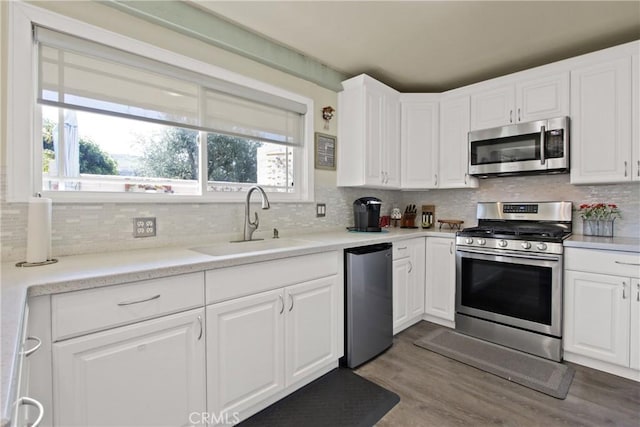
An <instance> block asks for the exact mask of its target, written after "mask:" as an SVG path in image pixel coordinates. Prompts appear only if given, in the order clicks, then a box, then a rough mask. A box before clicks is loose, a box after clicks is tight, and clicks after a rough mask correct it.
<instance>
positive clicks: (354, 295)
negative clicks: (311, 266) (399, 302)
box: [342, 243, 393, 368]
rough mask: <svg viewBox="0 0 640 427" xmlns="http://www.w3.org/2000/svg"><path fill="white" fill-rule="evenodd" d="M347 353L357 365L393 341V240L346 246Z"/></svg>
mask: <svg viewBox="0 0 640 427" xmlns="http://www.w3.org/2000/svg"><path fill="white" fill-rule="evenodd" d="M344 258H345V263H344V265H345V356H344V358H343V360H342V365H343V366H348V367H349V368H355V367H357V366H359V365H361V364H363V363H364V362H366V361H368V360H370V359H372V358H374V357H375V356H377V355H379V354H380V353H382V352H383V351H385V350H386V349H388V348H389V347H391V344H392V343H393V313H392V311H393V290H392V276H393V272H392V268H393V264H392V252H391V243H381V244H377V245H371V246H362V247H358V248H352V249H346V250H345V254H344Z"/></svg>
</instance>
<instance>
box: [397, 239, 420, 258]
mask: <svg viewBox="0 0 640 427" xmlns="http://www.w3.org/2000/svg"><path fill="white" fill-rule="evenodd" d="M415 245H424V237H418V238H415V239H409V240H400V241H399V242H393V260H394V261H395V260H398V259H402V258H407V257H408V256H409V255H411V248H412V247H413V246H415Z"/></svg>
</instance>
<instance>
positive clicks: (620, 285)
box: [563, 270, 630, 366]
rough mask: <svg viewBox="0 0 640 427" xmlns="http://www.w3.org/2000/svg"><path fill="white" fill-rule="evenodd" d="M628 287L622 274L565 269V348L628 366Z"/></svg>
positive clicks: (628, 284) (627, 282)
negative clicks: (612, 274) (620, 275)
mask: <svg viewBox="0 0 640 427" xmlns="http://www.w3.org/2000/svg"><path fill="white" fill-rule="evenodd" d="M625 282H626V285H625ZM629 287H630V283H629V279H625V278H622V277H618V276H608V275H604V274H593V273H583V272H578V271H571V270H569V271H566V272H565V294H564V297H565V301H564V316H565V317H564V337H563V339H564V349H565V351H569V352H572V353H576V354H581V355H584V356H588V357H592V358H594V359H599V360H604V361H605V362H610V363H615V364H617V365H622V366H629V324H630V323H629V322H630V319H629V316H630V313H629V308H630V304H629V302H630V297H629Z"/></svg>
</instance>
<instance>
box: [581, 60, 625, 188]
mask: <svg viewBox="0 0 640 427" xmlns="http://www.w3.org/2000/svg"><path fill="white" fill-rule="evenodd" d="M636 79H637V76H636ZM631 92H632V60H631V55H628V56H623V57H618V58H609V59H602V60H601V61H599V62H597V63H591V64H588V65H585V66H582V67H579V68H575V69H574V70H573V71H572V72H571V132H572V133H571V183H572V184H596V183H609V182H623V181H631V176H632V175H633V174H634V172H632V169H634V168H633V167H632V166H633V165H632V163H633V162H632V141H631V138H632V95H631ZM635 96H636V97H637V94H635ZM636 116H637V114H636ZM637 120H638V118H637V117H636V118H635V121H636V122H637ZM636 126H637V125H636ZM637 144H638V143H637V141H636V143H635V145H636V146H637ZM636 151H637V150H636Z"/></svg>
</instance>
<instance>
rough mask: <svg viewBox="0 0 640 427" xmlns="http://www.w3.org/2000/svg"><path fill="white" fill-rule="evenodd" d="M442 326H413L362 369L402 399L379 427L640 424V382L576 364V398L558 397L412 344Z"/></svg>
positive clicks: (573, 394) (572, 393) (571, 394)
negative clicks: (562, 398)
mask: <svg viewBox="0 0 640 427" xmlns="http://www.w3.org/2000/svg"><path fill="white" fill-rule="evenodd" d="M437 327H439V326H437V325H434V324H432V323H428V322H424V321H423V322H420V323H418V324H416V325H414V326H412V327H410V328H409V329H407V330H405V331H403V332H402V333H400V334H398V335H397V336H396V337H395V338H394V343H393V346H392V347H391V348H390V349H389V350H388V351H387V352H386V353H384V354H382V355H380V356H379V357H377V358H376V359H374V360H373V361H371V362H369V363H367V364H365V365H363V366H361V367H360V368H358V369H357V370H356V372H357V373H358V374H359V375H362V376H363V377H365V378H367V379H369V380H371V381H373V382H375V383H377V384H380V385H381V386H383V387H385V388H387V389H389V390H392V391H394V392H395V393H397V394H398V395H399V396H400V399H401V400H400V403H398V404H397V405H396V406H395V407H394V408H393V409H392V410H391V411H389V412H388V413H387V414H386V415H385V416H384V417H383V418H382V419H381V420H380V421H379V422H378V424H377V425H378V426H380V427H385V426H389V427H391V426H393V427H398V426H402V427H404V426H420V427H426V426H495V425H501V426H633V427H640V383H637V382H635V381H631V380H627V379H625V378H621V377H618V376H615V375H610V374H607V373H604V372H600V371H597V370H594V369H590V368H586V367H583V366H580V365H576V364H571V365H572V366H573V367H575V368H576V374H575V377H574V379H573V383H572V384H571V388H570V389H569V394H568V395H567V398H566V399H565V400H559V399H555V398H553V397H550V396H547V395H546V394H542V393H540V392H537V391H534V390H531V389H528V388H526V387H523V386H520V385H518V384H515V383H512V382H509V381H507V380H504V379H502V378H499V377H497V376H495V375H492V374H489V373H486V372H483V371H480V370H478V369H476V368H472V367H470V366H467V365H464V364H462V363H460V362H456V361H454V360H451V359H448V358H446V357H444V356H441V355H439V354H437V353H433V352H431V351H428V350H425V349H423V348H420V347H417V346H415V345H414V344H413V342H414V341H415V340H416V339H418V338H421V337H423V336H424V335H426V334H427V333H429V332H430V331H432V330H433V329H435V328H437Z"/></svg>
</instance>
